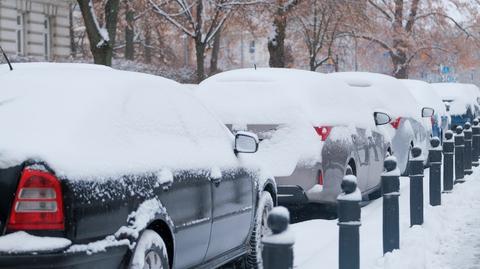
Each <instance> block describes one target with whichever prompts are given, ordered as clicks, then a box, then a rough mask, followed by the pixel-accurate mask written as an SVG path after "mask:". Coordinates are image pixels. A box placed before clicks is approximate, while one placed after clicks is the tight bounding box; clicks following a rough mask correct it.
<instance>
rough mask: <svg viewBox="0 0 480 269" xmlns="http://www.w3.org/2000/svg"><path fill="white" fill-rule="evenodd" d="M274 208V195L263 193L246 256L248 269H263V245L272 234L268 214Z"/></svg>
mask: <svg viewBox="0 0 480 269" xmlns="http://www.w3.org/2000/svg"><path fill="white" fill-rule="evenodd" d="M273 206H274V204H273V199H272V195H270V193H269V192H267V191H263V192H262V193H261V194H260V199H259V200H258V205H257V210H256V211H255V220H254V226H253V230H252V234H251V235H250V242H249V245H248V251H247V254H246V256H245V263H246V265H247V268H251V269H257V268H263V266H262V251H261V244H262V238H263V236H265V235H267V234H269V233H270V230H269V228H268V226H267V217H268V213H269V212H270V211H271V210H272V209H273Z"/></svg>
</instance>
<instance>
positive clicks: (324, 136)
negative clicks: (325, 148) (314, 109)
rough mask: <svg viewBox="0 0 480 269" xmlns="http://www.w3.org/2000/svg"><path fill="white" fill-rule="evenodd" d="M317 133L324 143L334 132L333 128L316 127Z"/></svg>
mask: <svg viewBox="0 0 480 269" xmlns="http://www.w3.org/2000/svg"><path fill="white" fill-rule="evenodd" d="M315 131H317V134H318V135H319V136H320V138H321V139H322V141H325V140H327V137H328V135H329V134H330V132H331V131H332V126H321V127H315Z"/></svg>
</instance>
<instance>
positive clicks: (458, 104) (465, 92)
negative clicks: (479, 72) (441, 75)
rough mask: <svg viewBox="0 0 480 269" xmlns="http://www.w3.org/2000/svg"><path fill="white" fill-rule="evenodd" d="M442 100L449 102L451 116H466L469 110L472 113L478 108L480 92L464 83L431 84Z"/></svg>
mask: <svg viewBox="0 0 480 269" xmlns="http://www.w3.org/2000/svg"><path fill="white" fill-rule="evenodd" d="M431 85H432V86H433V88H434V89H435V91H436V92H437V94H438V95H439V96H440V97H441V98H442V100H444V101H445V100H449V101H451V102H449V104H450V114H452V115H461V114H464V113H465V112H466V111H467V109H468V108H470V109H471V111H472V112H474V111H475V106H478V101H477V98H478V97H480V90H479V89H478V87H477V86H475V85H472V84H462V83H432V84H431Z"/></svg>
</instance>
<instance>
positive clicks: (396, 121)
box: [390, 117, 402, 129]
mask: <svg viewBox="0 0 480 269" xmlns="http://www.w3.org/2000/svg"><path fill="white" fill-rule="evenodd" d="M401 121H402V117H398V118H396V119H395V120H394V121H392V122H390V124H391V125H392V126H393V128H395V129H398V127H400V122H401Z"/></svg>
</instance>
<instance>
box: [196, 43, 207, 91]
mask: <svg viewBox="0 0 480 269" xmlns="http://www.w3.org/2000/svg"><path fill="white" fill-rule="evenodd" d="M200 38H201V37H198V38H197V39H195V53H196V56H197V83H200V82H202V80H203V79H204V78H205V64H204V63H205V47H206V46H205V45H206V44H205V43H203V42H202V41H201V40H200Z"/></svg>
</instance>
